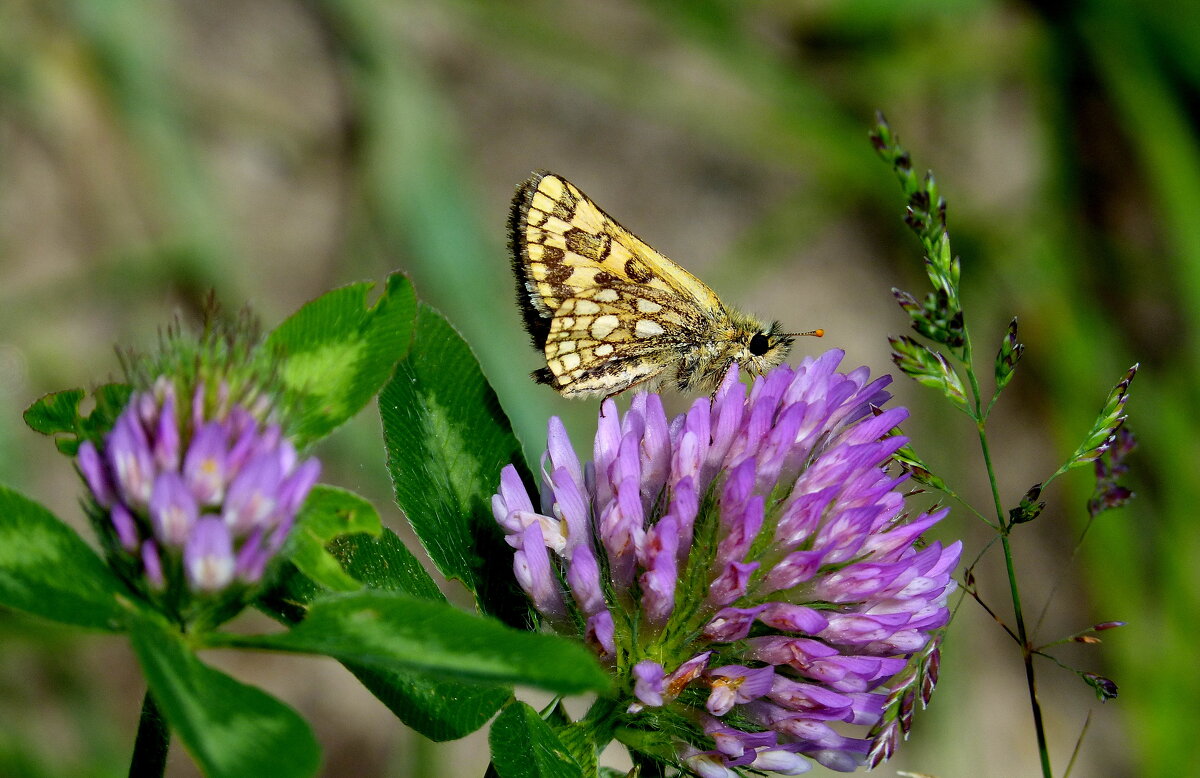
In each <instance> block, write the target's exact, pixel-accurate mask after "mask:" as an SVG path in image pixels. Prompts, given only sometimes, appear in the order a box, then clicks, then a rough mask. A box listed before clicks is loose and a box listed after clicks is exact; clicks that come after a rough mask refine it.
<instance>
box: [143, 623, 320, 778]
mask: <svg viewBox="0 0 1200 778" xmlns="http://www.w3.org/2000/svg"><path fill="white" fill-rule="evenodd" d="M130 637H131V638H132V641H133V649H134V652H135V653H136V654H137V658H138V661H139V662H140V663H141V666H142V670H143V672H145V674H146V681H147V683H148V684H149V686H150V694H151V695H153V697H154V701H155V703H156V704H157V705H158V707H159V709H160V710H161V711H162V712H163V715H164V716H165V717H166V719H167V722H168V723H169V724H170V726H171V729H172V730H174V731H175V732H176V733H177V734H178V735H179V739H180V740H182V741H183V744H184V746H186V747H187V750H188V752H189V753H190V754H191V755H192V757H193V758H194V759H195V760H196V762H197V763H198V764H199V765H200V767H201V769H203V770H204V773H205V774H206V775H208V776H218V777H219V776H231V777H234V776H236V777H238V778H240V777H241V776H248V775H270V776H275V777H277V778H278V777H282V776H308V775H312V774H314V773H315V772H316V770H317V767H318V766H319V764H320V759H321V750H320V747H319V746H318V745H317V741H316V739H315V738H314V737H313V733H312V730H311V729H310V728H309V726H308V723H307V722H305V721H304V719H303V718H301V717H300V714H298V713H296V711H294V710H292V709H291V708H290V707H288V706H287V705H285V704H284V703H282V702H280V701H279V700H277V699H275V698H274V697H272V696H271V695H269V694H267V693H266V692H264V691H262V690H261V689H257V688H255V687H253V686H248V685H246V684H243V683H241V682H240V681H237V680H235V679H233V678H230V677H229V676H228V675H225V674H224V673H222V672H219V671H217V670H214V669H213V668H211V667H209V666H207V665H205V664H204V663H203V662H201V661H200V660H199V659H197V658H196V656H195V654H193V653H192V652H191V650H190V649H189V648H188V647H187V645H185V644H184V642H183V638H182V636H181V635H179V634H178V633H175V632H173V631H172V630H171V629H170V628H169V627H168V626H166V625H162V624H159V623H157V622H154V621H150V620H138V621H136V622H135V623H134V625H133V628H132V630H131V633H130Z"/></svg>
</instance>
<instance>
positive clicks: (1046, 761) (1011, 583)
mask: <svg viewBox="0 0 1200 778" xmlns="http://www.w3.org/2000/svg"><path fill="white" fill-rule="evenodd" d="M1000 543H1001V545H1003V547H1004V565H1005V567H1006V568H1007V570H1008V588H1009V591H1011V592H1012V601H1013V615H1014V617H1015V618H1016V622H1017V638H1018V639H1019V640H1020V641H1021V655H1022V657H1023V658H1024V660H1025V683H1026V685H1027V686H1028V687H1029V707H1030V708H1031V709H1032V710H1033V727H1034V729H1035V730H1036V731H1037V743H1038V756H1039V757H1040V758H1041V760H1042V775H1043V776H1044V778H1054V773H1053V772H1052V771H1051V769H1050V750H1049V748H1047V746H1046V726H1045V723H1044V722H1043V721H1042V704H1041V703H1040V702H1039V701H1038V696H1037V678H1036V677H1035V676H1034V670H1033V649H1032V647H1031V646H1030V645H1029V637H1028V636H1027V635H1026V632H1025V617H1024V615H1023V614H1022V613H1021V592H1020V591H1019V590H1018V589H1017V572H1016V568H1015V567H1014V566H1013V556H1012V546H1011V545H1010V544H1009V541H1008V531H1007V528H1006V529H1005V532H1004V535H1003V536H1001V538H1000Z"/></svg>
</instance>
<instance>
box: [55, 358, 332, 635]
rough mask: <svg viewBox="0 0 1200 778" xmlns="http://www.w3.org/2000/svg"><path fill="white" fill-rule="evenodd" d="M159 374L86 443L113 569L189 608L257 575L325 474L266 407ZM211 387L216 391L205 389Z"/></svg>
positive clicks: (84, 453)
mask: <svg viewBox="0 0 1200 778" xmlns="http://www.w3.org/2000/svg"><path fill="white" fill-rule="evenodd" d="M186 384H187V382H186V381H182V380H181V381H179V382H178V383H176V382H175V381H173V380H171V379H170V378H168V377H166V376H165V375H164V376H160V377H158V378H157V379H156V380H155V381H154V382H153V386H152V388H150V389H147V390H144V391H138V392H134V393H133V395H132V396H131V397H130V398H129V402H128V404H127V405H126V406H125V408H124V410H123V411H122V412H121V413H120V415H119V416H118V417H117V419H116V422H115V423H114V424H113V428H112V430H111V431H110V432H109V433H108V434H107V435H106V436H104V438H103V440H102V441H100V442H99V443H96V442H93V441H91V440H86V441H84V442H83V443H82V444H80V446H79V452H78V455H77V460H76V462H77V464H78V466H79V470H80V472H81V473H82V475H83V478H84V480H85V481H86V483H87V485H88V488H89V491H90V498H91V499H90V500H89V508H90V513H91V515H92V517H93V520H94V523H95V524H96V525H97V526H98V527H99V529H100V534H101V537H102V539H103V541H104V543H105V546H106V548H107V549H108V550H109V555H110V559H111V560H112V561H113V563H114V567H115V568H116V569H117V570H118V571H119V572H120V573H121V574H122V575H123V576H124V577H125V578H126V580H127V581H129V582H130V584H131V585H133V586H134V587H135V588H137V589H140V590H142V591H147V592H150V593H155V594H159V595H162V597H161V598H160V602H165V603H170V606H169V607H171V609H172V610H174V611H176V612H177V614H182V613H183V612H184V611H186V610H187V607H186V603H188V602H189V600H191V599H196V598H200V599H203V598H204V597H210V598H211V597H213V596H217V597H221V598H228V597H232V598H234V599H236V598H237V597H238V596H239V595H240V594H243V593H245V592H246V591H247V590H249V589H250V588H251V587H253V586H254V585H255V584H257V583H258V582H259V581H260V580H261V578H262V576H263V572H264V570H265V569H266V565H267V563H268V562H269V561H270V559H271V557H272V556H273V555H274V554H275V553H276V552H277V551H278V550H279V549H280V547H281V546H282V545H283V542H284V540H285V538H286V537H287V534H288V531H289V530H290V529H291V527H292V524H293V522H294V521H295V518H296V514H297V512H298V511H299V509H300V506H301V505H302V504H303V502H304V499H305V497H307V495H308V492H309V490H310V489H311V488H312V487H313V485H314V484H315V483H316V481H317V478H318V476H319V475H320V470H321V467H320V463H319V462H318V461H317V460H316V459H312V458H309V459H302V458H300V457H299V456H298V454H297V452H296V450H295V448H294V447H293V445H292V444H291V442H290V441H289V440H288V439H287V438H286V437H285V436H284V435H283V432H282V430H281V428H280V426H279V424H278V423H276V422H274V421H273V420H272V419H271V417H270V414H269V412H268V407H269V406H268V404H267V403H265V402H262V397H263V395H259V396H258V400H256V401H254V402H250V403H246V404H243V403H240V402H236V401H234V400H232V399H231V391H230V388H229V386H228V384H226V383H221V384H220V385H218V386H217V387H216V391H214V392H211V393H210V392H209V391H208V385H206V384H205V383H204V382H203V381H197V382H195V386H194V388H192V389H191V390H190V391H188V392H187V395H185V396H186V402H185V403H184V404H183V405H182V406H181V404H180V403H179V402H178V398H179V387H181V386H185V385H186ZM210 394H211V395H212V396H210Z"/></svg>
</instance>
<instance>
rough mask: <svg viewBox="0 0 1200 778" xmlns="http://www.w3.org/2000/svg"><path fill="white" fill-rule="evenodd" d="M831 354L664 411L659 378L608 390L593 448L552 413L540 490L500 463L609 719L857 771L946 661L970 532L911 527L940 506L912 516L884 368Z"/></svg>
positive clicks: (718, 768)
mask: <svg viewBox="0 0 1200 778" xmlns="http://www.w3.org/2000/svg"><path fill="white" fill-rule="evenodd" d="M842 357H843V353H842V352H841V351H837V350H833V351H829V352H826V353H825V354H823V355H822V356H820V357H817V358H815V359H814V358H809V359H805V360H804V362H803V363H802V364H801V365H800V366H799V367H798V368H795V369H792V368H789V367H787V366H782V367H779V368H776V369H775V370H772V371H771V372H770V373H768V374H767V375H765V376H760V377H758V378H756V379H755V380H754V383H753V386H752V387H751V389H750V390H749V395H748V396H747V390H746V387H745V386H744V385H743V384H742V383H740V382H739V380H738V375H737V371H736V367H735V368H734V369H731V370H730V372H729V374H728V375H727V376H726V377H725V380H724V381H723V382H722V383H721V385H720V387H719V388H718V389H717V391H716V393H715V394H714V395H713V397H712V398H704V399H699V400H697V401H696V402H695V403H694V404H693V405H692V407H691V408H690V409H689V410H688V412H687V413H686V414H683V415H681V416H679V417H677V418H676V419H674V420H673V421H670V422H668V420H667V418H666V416H665V414H664V411H663V406H662V401H661V399H660V398H659V396H658V395H656V394H639V395H637V396H635V397H634V398H633V401H632V403H631V405H630V409H629V411H628V412H627V413H626V414H625V415H624V416H623V417H621V416H619V414H618V413H617V409H616V405H615V404H614V403H613V402H612V401H611V400H605V401H604V403H603V405H602V406H601V411H600V417H599V422H598V429H597V432H596V438H595V443H594V448H593V460H592V461H591V462H589V463H587V464H586V465H581V464H580V461H579V459H578V458H577V457H576V455H575V452H574V450H573V449H572V448H571V443H570V440H569V439H568V438H567V435H566V432H565V430H564V428H563V426H562V423H561V422H560V421H559V420H558V419H557V418H552V419H551V420H550V425H549V434H548V451H547V454H546V456H545V457H544V458H543V468H542V474H543V482H542V489H541V499H540V504H539V505H538V506H536V507H535V506H534V504H533V501H532V500H531V499H530V497H529V493H528V492H527V491H526V489H525V486H524V485H523V484H522V483H521V480H520V477H519V476H518V474H517V471H516V469H515V468H513V467H512V466H509V467H506V468H505V469H504V470H503V471H502V473H501V479H500V488H499V493H498V494H496V495H495V496H494V497H493V501H492V507H493V511H494V514H495V517H496V520H497V522H499V523H500V525H501V526H502V527H503V528H504V531H505V532H506V534H507V541H508V543H509V544H510V545H512V546H513V547H514V548H515V549H516V553H515V555H514V568H515V570H516V574H517V578H518V580H519V582H520V584H521V586H522V587H523V588H524V590H525V591H526V593H527V594H528V595H529V597H530V598H531V600H532V601H533V604H534V606H535V607H536V609H537V610H538V612H539V613H540V614H541V615H542V616H543V617H544V619H545V621H546V622H548V623H549V624H550V625H551V626H552V627H553V628H554V629H555V630H556V631H558V632H560V633H563V634H571V635H577V636H579V637H581V638H582V639H583V640H584V641H585V642H586V643H587V644H588V645H590V646H591V647H592V649H593V650H594V651H595V652H596V654H597V655H598V656H599V657H600V659H601V661H602V662H604V663H606V664H607V665H609V666H610V667H611V668H612V670H613V672H614V674H615V676H616V677H617V679H618V688H621V689H623V690H624V691H623V696H622V697H621V699H620V700H619V701H618V703H619V710H620V711H621V713H620V717H621V721H620V724H621V726H623V727H626V728H630V729H640V730H643V732H644V733H645V732H670V733H674V734H672V735H665V734H664V735H661V737H663V738H667V739H668V740H669V742H667V743H664V745H665V746H666V748H665V751H666V752H667V753H673V754H674V759H675V761H677V762H679V763H680V764H681V765H682V766H683V767H684V768H685V769H688V770H690V771H691V772H693V773H694V774H696V775H701V776H715V777H722V778H723V777H724V776H735V775H740V774H741V772H739V768H747V769H751V770H760V771H764V772H775V773H780V774H784V775H795V774H799V773H802V772H806V771H807V770H809V769H810V768H811V767H812V763H811V762H810V761H809V759H813V760H816V761H817V762H820V763H821V764H824V765H825V766H827V767H830V768H833V769H835V770H842V771H852V770H854V769H856V768H857V767H858V766H860V765H862V764H864V763H865V762H866V761H867V755H868V753H872V745H873V744H872V740H871V738H870V737H859V736H856V734H866V732H867V731H868V730H872V729H873V730H874V732H876V733H878V732H879V730H880V729H881V727H880V726H878V725H880V723H881V720H882V719H883V715H884V712H885V709H887V710H889V711H891V710H893V709H894V706H892V705H891V700H890V699H889V695H892V697H894V696H895V693H896V690H897V689H898V687H899V685H900V684H903V683H910V684H911V682H912V679H913V678H914V677H916V676H917V675H919V674H918V673H916V672H915V671H914V670H913V667H912V665H913V661H912V660H914V659H916V660H919V661H921V662H924V663H926V666H930V667H934V668H936V663H937V659H936V654H937V642H936V641H934V640H932V637H933V633H934V632H935V631H937V630H939V629H940V628H941V627H943V626H944V625H945V624H946V623H947V621H948V619H949V612H948V610H947V608H946V597H947V596H948V594H949V593H950V592H951V591H953V589H954V586H955V584H954V582H953V580H952V579H951V577H950V576H951V572H952V570H953V569H954V567H955V566H956V565H957V563H958V558H959V553H960V550H961V543H957V542H956V543H954V544H952V545H950V546H947V547H944V548H943V547H942V545H941V544H940V543H933V544H931V545H928V546H925V547H923V548H922V547H920V546H919V544H918V543H917V541H918V538H919V536H920V534H921V533H922V532H924V531H925V530H927V529H929V528H930V527H931V526H933V525H934V524H935V523H937V522H938V521H939V520H940V519H941V518H942V517H944V516H945V515H946V511H945V510H941V511H938V512H936V513H932V514H921V515H919V516H916V517H909V516H908V515H907V514H906V513H905V512H904V505H903V502H904V498H903V495H902V494H901V492H900V491H899V490H898V487H899V485H900V483H901V482H902V481H903V480H904V479H905V477H906V476H903V475H901V476H900V477H893V476H891V475H889V474H888V473H887V472H886V467H887V465H888V464H889V462H890V460H891V455H892V454H893V452H895V451H896V450H897V449H898V448H899V447H900V446H901V445H903V443H904V442H905V439H904V438H903V437H898V436H896V437H888V433H889V431H891V430H892V429H893V428H894V427H896V426H897V425H898V424H899V423H900V422H901V421H902V420H903V419H904V418H905V417H906V416H907V411H905V410H904V409H903V408H892V409H890V410H884V411H878V410H877V408H878V406H881V405H882V404H883V403H884V402H885V401H886V400H887V399H888V398H889V395H888V394H887V393H886V392H885V391H884V386H886V385H887V383H888V382H889V381H890V377H886V376H885V377H883V378H880V379H877V380H875V381H869V380H868V379H869V374H868V371H867V369H866V368H859V369H858V370H854V371H851V372H849V373H840V372H837V367H838V365H839V363H840V362H841V359H842ZM873 408H875V409H876V413H872V409H873ZM931 655H932V656H931ZM906 668H908V670H907V672H905V671H906ZM922 681H923V682H924V683H926V684H929V685H931V683H932V678H931V677H930V675H929V674H925V675H924V676H923V677H922ZM902 691H903V690H902ZM928 691H931V688H930V689H928V690H924V691H923V692H922V695H923V699H925V698H927V696H928V694H927V692H928ZM907 696H909V697H911V696H912V695H911V694H908V695H907ZM855 727H859V728H862V731H861V733H860V732H857V731H856V730H855V729H854V728H855ZM882 729H884V730H886V731H885V732H884V736H885V737H889V738H894V737H895V734H896V733H895V727H890V728H888V727H884V728H882ZM638 742H643V741H638ZM659 751H660V752H661V751H662V749H659ZM878 751H879V749H878V747H876V749H875V752H876V753H877V752H878ZM889 753H890V751H889ZM660 756H661V753H660Z"/></svg>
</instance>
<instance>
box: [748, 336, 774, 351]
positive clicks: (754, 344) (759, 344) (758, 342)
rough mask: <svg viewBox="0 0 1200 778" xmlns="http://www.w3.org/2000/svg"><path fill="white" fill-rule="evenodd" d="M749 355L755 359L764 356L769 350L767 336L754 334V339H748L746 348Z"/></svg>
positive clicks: (769, 345)
mask: <svg viewBox="0 0 1200 778" xmlns="http://www.w3.org/2000/svg"><path fill="white" fill-rule="evenodd" d="M748 348H749V349H750V353H751V354H753V355H754V356H756V357H761V356H762V355H763V354H766V353H767V351H768V350H770V348H771V341H769V340H767V336H766V335H764V334H762V333H761V332H756V333H754V337H752V338H750V344H749V346H748Z"/></svg>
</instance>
